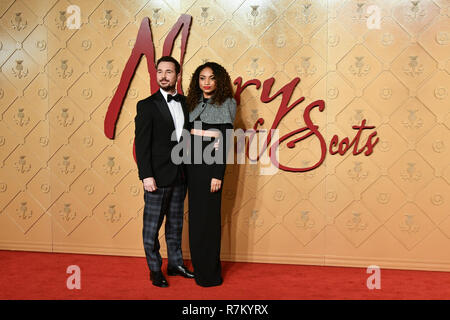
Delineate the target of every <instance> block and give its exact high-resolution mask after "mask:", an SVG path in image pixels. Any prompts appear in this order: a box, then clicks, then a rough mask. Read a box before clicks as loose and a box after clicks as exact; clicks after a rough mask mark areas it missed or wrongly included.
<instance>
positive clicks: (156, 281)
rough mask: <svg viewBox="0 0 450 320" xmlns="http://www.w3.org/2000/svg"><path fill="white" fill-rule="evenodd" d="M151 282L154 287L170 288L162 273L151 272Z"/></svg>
mask: <svg viewBox="0 0 450 320" xmlns="http://www.w3.org/2000/svg"><path fill="white" fill-rule="evenodd" d="M150 280H151V281H152V283H153V285H154V286H157V287H161V288H166V287H168V286H169V284H168V283H167V280H166V278H165V277H164V275H163V273H162V272H161V271H150Z"/></svg>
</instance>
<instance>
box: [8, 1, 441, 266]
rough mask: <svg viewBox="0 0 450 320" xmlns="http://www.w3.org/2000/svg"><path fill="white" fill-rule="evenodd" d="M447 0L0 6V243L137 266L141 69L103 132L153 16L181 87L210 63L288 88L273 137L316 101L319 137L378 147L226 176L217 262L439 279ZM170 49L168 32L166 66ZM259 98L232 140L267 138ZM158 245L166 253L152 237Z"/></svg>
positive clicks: (248, 95) (145, 84)
mask: <svg viewBox="0 0 450 320" xmlns="http://www.w3.org/2000/svg"><path fill="white" fill-rule="evenodd" d="M71 4H75V5H78V6H79V8H80V9H81V10H80V12H81V27H80V28H79V29H68V27H67V25H66V24H65V22H66V20H67V19H68V18H69V16H70V14H69V13H67V7H68V6H69V5H71ZM372 5H375V7H372V8H370V7H371V6H372ZM449 5H450V2H449V1H448V0H433V1H432V0H416V1H406V0H405V1H388V0H367V1H363V0H361V1H337V0H335V1H333V0H323V1H315V0H314V1H312V0H310V1H303V0H302V1H292V0H281V1H275V0H273V1H268V0H265V1H263V0H260V1H257V0H246V1H244V0H215V1H203V0H186V1H185V0H183V1H169V0H150V1H147V0H103V1H102V0H84V1H82V0H69V1H66V0H50V1H47V0H45V1H44V0H42V1H40V0H16V1H14V0H1V1H0V65H1V71H2V72H1V75H0V115H1V121H0V160H1V161H0V165H1V168H0V248H1V249H12V250H33V251H47V252H73V253H91V254H111V255H131V256H144V251H143V247H142V240H141V238H142V236H141V234H142V231H141V230H142V211H143V206H144V202H143V190H142V184H141V182H140V181H139V180H138V174H137V169H136V165H135V163H134V159H133V156H132V145H133V139H134V115H135V110H136V102H137V101H138V100H140V99H143V98H145V97H147V96H148V95H149V75H148V72H147V67H146V63H145V58H144V59H143V61H142V62H141V64H140V66H139V68H138V70H137V72H136V75H135V77H134V80H133V82H132V83H131V86H130V90H129V91H128V94H127V97H126V99H125V102H124V106H123V109H122V112H121V114H120V118H119V121H118V124H117V129H116V137H115V139H114V140H109V139H108V138H106V137H105V135H104V133H103V121H104V117H105V114H106V110H107V108H108V105H109V102H110V101H111V98H112V96H113V94H114V92H115V89H116V87H117V85H118V83H119V80H120V76H121V72H122V70H123V68H124V65H125V62H126V61H127V59H128V57H129V55H130V53H131V49H132V47H133V45H134V41H135V39H136V35H137V31H138V28H139V25H140V23H141V21H142V19H143V18H144V17H149V18H150V20H151V29H152V34H153V39H154V44H155V50H156V58H158V57H159V56H160V55H161V52H162V45H163V43H164V39H165V37H166V35H167V33H168V32H169V31H170V29H171V28H172V26H173V25H174V23H175V22H176V21H177V19H178V18H179V16H180V14H182V13H187V14H189V15H191V16H192V17H193V20H192V26H191V30H190V36H189V40H188V44H187V51H186V57H185V63H184V73H183V74H184V77H183V88H184V90H186V89H187V85H188V82H189V80H190V75H191V74H192V72H193V71H194V69H195V68H196V66H198V65H199V64H201V63H202V62H204V61H206V60H209V61H217V62H219V63H221V64H223V65H224V66H225V67H226V68H227V70H228V71H229V72H230V74H231V76H232V79H233V80H234V79H235V78H237V77H239V76H242V77H243V80H244V81H247V80H250V79H254V78H257V79H260V80H261V82H262V81H264V80H266V79H269V78H271V77H274V78H275V83H274V87H273V88H272V91H271V94H274V93H275V92H276V91H278V90H279V89H280V88H281V87H282V86H284V85H285V84H286V83H288V82H289V81H291V80H292V79H294V78H295V77H300V78H301V82H300V83H299V85H298V86H297V88H296V89H295V92H294V96H293V98H292V99H291V103H292V102H293V101H294V99H298V98H299V97H301V96H304V97H305V101H304V102H302V103H301V104H299V105H298V106H297V107H296V108H295V109H294V110H293V111H291V112H290V113H289V115H288V116H287V117H285V118H284V119H283V120H282V122H281V123H280V125H279V126H278V129H280V137H281V136H282V135H284V134H286V133H289V132H291V131H293V130H295V129H298V128H300V127H302V126H304V121H303V117H302V113H303V110H304V108H305V106H306V105H308V104H309V103H311V102H312V101H314V100H317V99H323V100H324V101H325V103H326V108H325V111H324V112H319V111H318V110H317V109H315V110H314V111H313V112H312V119H313V121H314V123H315V124H318V125H319V127H320V132H321V133H322V134H323V135H324V136H325V141H326V142H327V144H328V143H329V142H330V140H331V137H332V136H333V135H334V134H337V135H338V136H339V138H340V139H342V138H344V137H347V136H348V137H349V138H350V139H352V137H353V136H354V135H355V133H356V131H355V130H353V129H352V125H358V124H360V123H361V119H366V120H367V125H373V126H376V128H375V130H376V131H377V132H378V134H377V136H378V137H379V138H380V141H379V143H378V144H377V145H376V147H375V149H374V152H373V154H372V155H370V156H364V155H363V154H360V155H357V156H354V155H353V154H351V150H350V151H349V152H347V153H346V154H345V155H344V156H340V155H330V154H327V156H326V159H325V162H324V163H323V164H322V165H321V166H319V167H318V168H317V169H315V170H311V171H308V172H304V173H293V172H286V171H281V170H280V171H278V172H277V173H276V174H274V175H261V174H260V167H259V166H257V165H254V164H242V165H229V166H228V168H227V174H226V178H225V185H224V190H223V210H222V211H223V219H222V220H223V231H222V235H223V236H222V257H223V259H224V260H232V261H256V262H272V263H273V262H275V263H295V264H313V265H339V266H362V267H367V266H369V265H372V264H376V265H379V266H380V267H382V268H383V267H388V268H405V269H426V270H450V250H448V248H449V247H450V239H449V238H450V186H449V184H450V164H449V159H450V134H449V133H450V107H449V106H450V104H449V97H448V95H449V92H450V77H449V73H450V60H449V52H450V50H449V43H450V19H449V16H450V7H449ZM377 17H379V18H380V20H379V22H380V25H379V28H377V26H376V23H377V20H376V18H377ZM373 19H375V20H373ZM371 23H372V24H371ZM373 26H375V27H373ZM179 46H180V37H179V38H178V39H177V41H176V47H175V48H174V52H173V56H174V57H175V58H179V57H180V47H179ZM261 92H262V88H260V89H259V90H258V89H256V87H254V86H251V87H248V88H247V89H245V90H244V92H243V93H242V96H241V105H240V106H239V109H238V112H237V119H236V127H240V128H250V127H252V126H253V124H254V122H255V120H257V119H258V118H260V117H262V118H264V120H265V124H264V125H263V127H264V128H270V126H271V124H272V122H273V119H274V118H275V114H276V112H277V110H278V107H279V104H280V101H281V97H278V98H277V99H275V100H274V101H272V102H270V103H267V104H265V103H262V102H261V100H260V96H261ZM371 132H373V130H365V131H364V133H363V136H362V138H361V141H362V142H364V141H365V140H366V139H367V136H368V135H369V134H370V133H371ZM320 152H321V151H320V147H319V143H318V140H317V138H314V137H312V138H310V139H308V140H305V141H303V142H301V143H298V144H297V145H296V147H295V148H293V149H289V148H286V147H282V148H281V150H280V159H281V162H282V163H283V164H284V165H288V166H291V167H306V166H311V165H312V164H314V163H316V162H317V160H318V158H319V157H320ZM186 208H187V207H186ZM185 217H186V218H185V228H184V235H183V248H184V255H185V257H186V258H189V248H188V241H187V237H188V233H187V229H188V228H187V227H188V220H187V214H186V215H185ZM160 236H161V244H162V247H163V248H162V249H163V250H165V240H164V230H162V231H161V234H160Z"/></svg>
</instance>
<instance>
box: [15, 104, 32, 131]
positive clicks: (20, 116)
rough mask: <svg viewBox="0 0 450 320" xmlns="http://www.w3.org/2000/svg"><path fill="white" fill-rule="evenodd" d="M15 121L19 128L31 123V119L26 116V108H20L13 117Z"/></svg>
mask: <svg viewBox="0 0 450 320" xmlns="http://www.w3.org/2000/svg"><path fill="white" fill-rule="evenodd" d="M13 120H14V122H15V123H16V124H17V125H18V126H19V127H23V126H26V125H27V124H28V123H29V122H30V117H29V116H27V115H26V114H25V109H24V108H19V109H18V110H17V114H15V115H14V116H13Z"/></svg>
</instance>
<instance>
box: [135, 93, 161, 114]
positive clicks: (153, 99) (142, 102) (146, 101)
mask: <svg viewBox="0 0 450 320" xmlns="http://www.w3.org/2000/svg"><path fill="white" fill-rule="evenodd" d="M158 94H161V93H160V92H159V91H157V92H156V93H154V94H152V95H150V96H148V97H147V98H144V99H142V100H139V101H138V102H137V109H138V110H139V109H141V108H145V107H144V106H147V105H149V104H155V103H156V101H157V100H158ZM145 109H147V108H145Z"/></svg>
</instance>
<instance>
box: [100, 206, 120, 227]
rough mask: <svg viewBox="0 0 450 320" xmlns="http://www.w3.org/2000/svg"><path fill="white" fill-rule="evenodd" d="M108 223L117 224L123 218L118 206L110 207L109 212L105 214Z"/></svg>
mask: <svg viewBox="0 0 450 320" xmlns="http://www.w3.org/2000/svg"><path fill="white" fill-rule="evenodd" d="M103 214H104V216H105V218H106V221H109V222H111V223H116V222H118V221H119V220H120V218H121V217H122V214H121V213H120V212H117V211H116V205H115V204H112V205H109V206H108V211H106V212H104V213H103Z"/></svg>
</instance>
